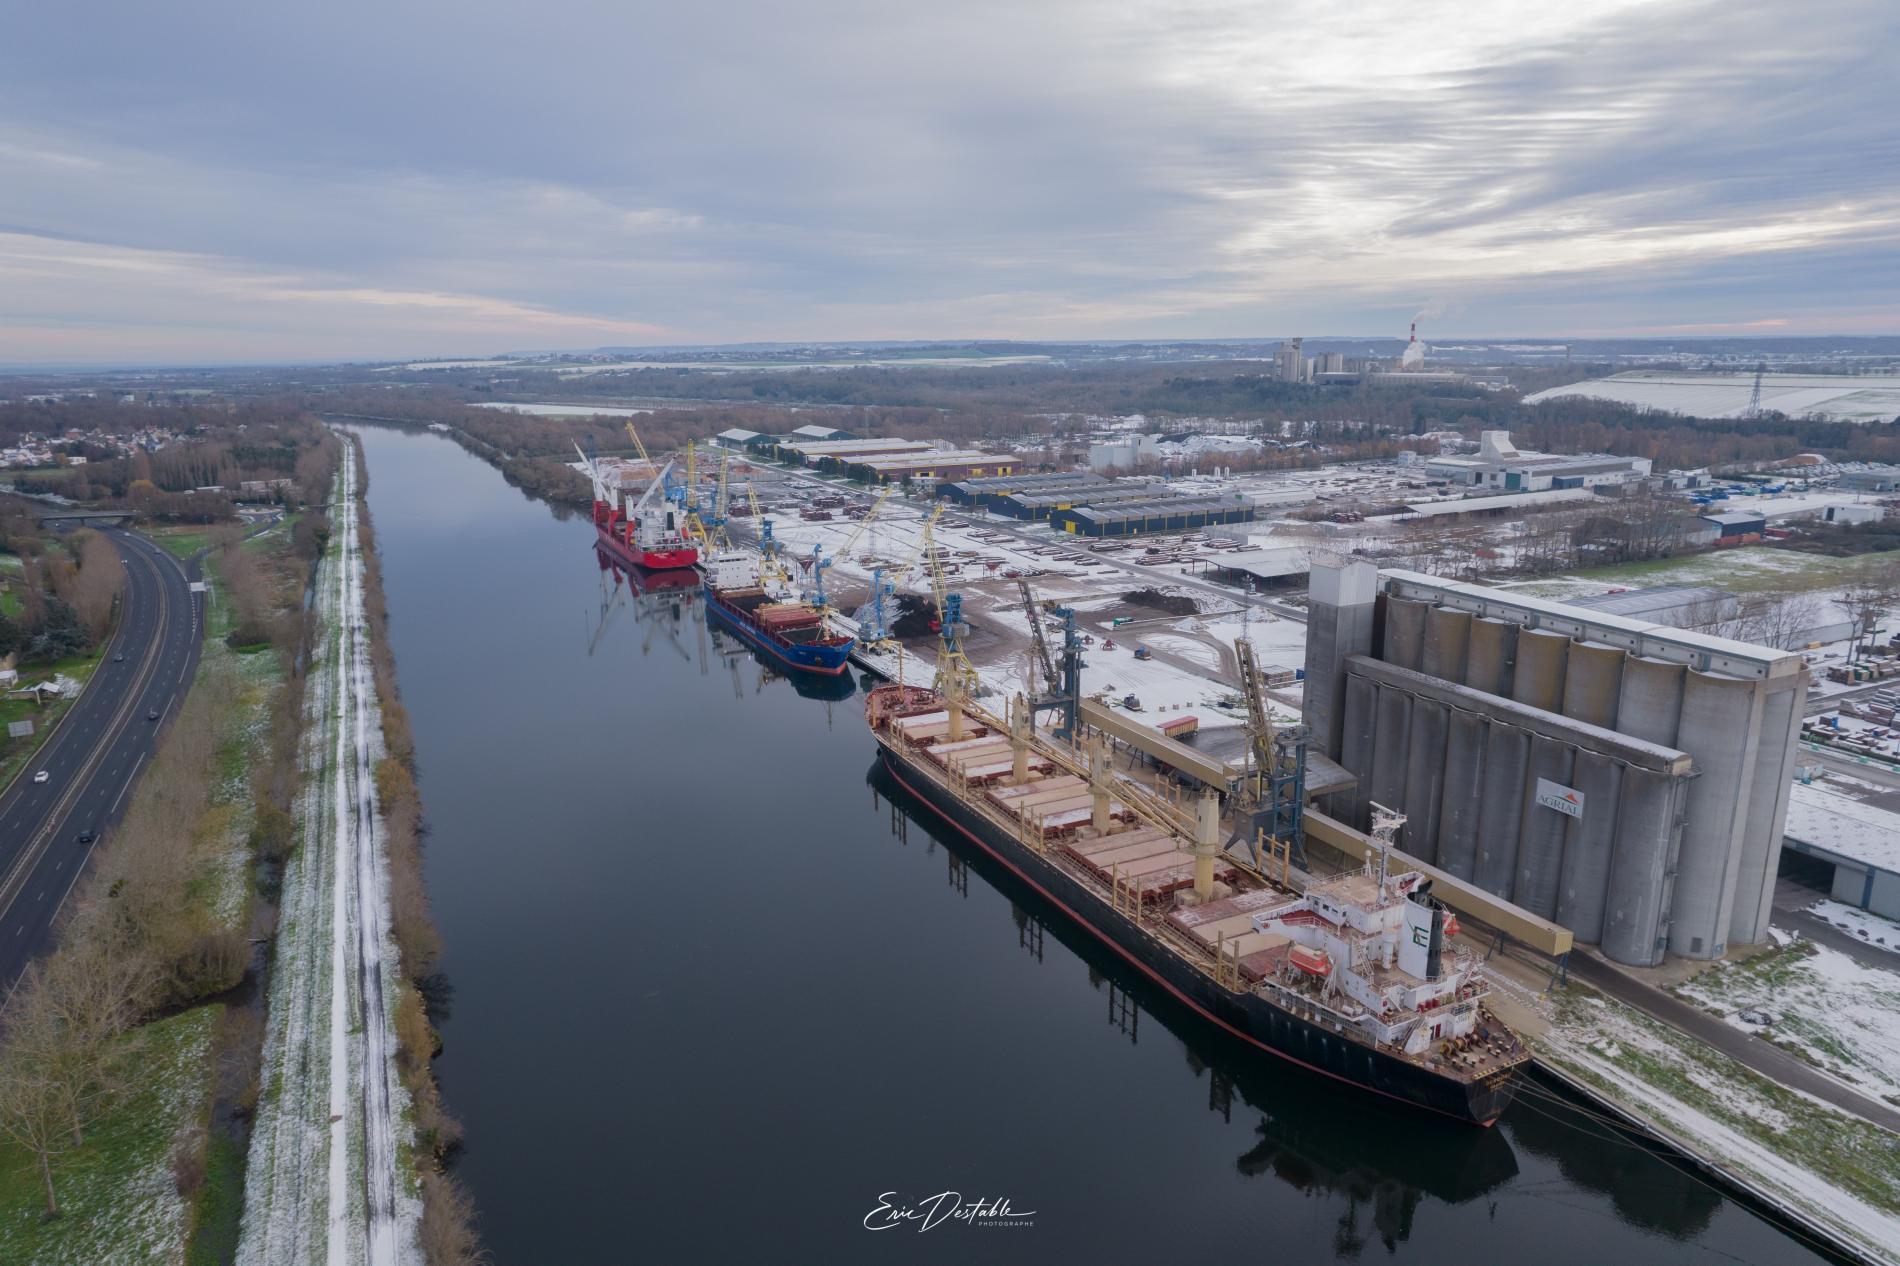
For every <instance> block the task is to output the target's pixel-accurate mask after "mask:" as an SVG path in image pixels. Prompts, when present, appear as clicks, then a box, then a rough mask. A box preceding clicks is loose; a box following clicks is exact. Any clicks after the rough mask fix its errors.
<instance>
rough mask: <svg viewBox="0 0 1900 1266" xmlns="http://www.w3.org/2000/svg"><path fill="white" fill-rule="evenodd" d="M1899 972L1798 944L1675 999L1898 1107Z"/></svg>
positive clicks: (1718, 972) (1710, 973) (1721, 973)
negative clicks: (1796, 1054) (1894, 1101)
mask: <svg viewBox="0 0 1900 1266" xmlns="http://www.w3.org/2000/svg"><path fill="white" fill-rule="evenodd" d="M1888 926H1889V927H1892V925H1891V924H1889V925H1888ZM1895 968H1896V970H1893V971H1881V970H1877V969H1875V968H1871V967H1865V966H1863V965H1861V964H1860V963H1859V962H1857V961H1855V960H1854V959H1853V958H1851V957H1849V956H1848V955H1846V954H1844V953H1842V952H1841V951H1839V950H1836V949H1830V948H1829V947H1828V946H1825V945H1817V944H1815V943H1814V942H1813V941H1809V940H1802V939H1796V940H1794V941H1792V942H1791V943H1789V944H1787V945H1784V946H1782V947H1780V948H1778V949H1775V950H1772V951H1770V952H1769V953H1766V954H1762V955H1759V956H1757V957H1755V958H1751V959H1748V960H1747V961H1745V962H1739V963H1727V962H1724V963H1718V964H1716V965H1715V966H1714V967H1711V968H1710V969H1709V970H1707V971H1705V972H1702V973H1701V974H1700V975H1697V976H1696V977H1695V978H1693V979H1692V980H1689V981H1686V982H1684V983H1683V984H1681V985H1678V986H1677V987H1676V992H1677V993H1679V994H1681V995H1682V996H1683V997H1685V998H1688V999H1689V1000H1690V1001H1692V1002H1695V1003H1697V1004H1698V1005H1700V1006H1703V1007H1706V1008H1707V1009H1708V1010H1710V1011H1713V1012H1715V1013H1716V1014H1717V1015H1720V1016H1722V1017H1723V1018H1724V1019H1725V1020H1727V1021H1728V1023H1730V1024H1732V1025H1734V1026H1735V1027H1736V1028H1738V1029H1742V1030H1744V1031H1745V1032H1749V1033H1759V1034H1761V1035H1762V1036H1764V1037H1766V1038H1768V1039H1770V1040H1771V1041H1773V1042H1775V1043H1777V1044H1778V1045H1781V1046H1786V1047H1791V1048H1793V1049H1795V1050H1797V1051H1799V1052H1800V1053H1801V1054H1802V1055H1803V1056H1805V1057H1806V1058H1807V1059H1808V1060H1809V1061H1810V1062H1811V1063H1814V1064H1816V1065H1818V1066H1819V1067H1821V1068H1824V1069H1826V1070H1828V1071H1829V1072H1831V1073H1833V1074H1834V1075H1835V1076H1836V1077H1838V1078H1840V1079H1841V1080H1842V1081H1844V1082H1847V1083H1848V1084H1849V1085H1852V1086H1854V1087H1855V1088H1857V1089H1859V1090H1860V1091H1862V1092H1863V1093H1865V1094H1867V1095H1870V1096H1872V1097H1873V1098H1876V1099H1881V1098H1884V1099H1890V1100H1891V1099H1900V962H1896V963H1895ZM1762 1021H1767V1022H1766V1023H1763V1022H1762Z"/></svg>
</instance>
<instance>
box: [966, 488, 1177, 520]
mask: <svg viewBox="0 0 1900 1266" xmlns="http://www.w3.org/2000/svg"><path fill="white" fill-rule="evenodd" d="M1173 495H1174V493H1173V491H1172V490H1170V489H1169V487H1168V486H1167V485H1166V484H1158V483H1149V482H1146V481H1143V480H1117V481H1116V482H1114V483H1111V484H1106V485H1103V486H1101V487H1093V488H1062V489H1057V490H1056V491H1054V492H1018V493H1012V494H1010V495H1009V496H1006V497H998V498H997V499H996V501H995V503H994V504H993V505H992V506H991V509H993V510H995V511H996V513H998V514H1007V515H1009V516H1010V517H1011V518H1016V519H1027V520H1029V521H1031V522H1040V521H1041V520H1043V519H1049V518H1053V517H1054V516H1055V515H1057V514H1060V513H1061V512H1062V511H1064V510H1073V509H1076V508H1078V507H1081V506H1090V507H1103V506H1112V505H1124V504H1130V503H1133V502H1137V501H1160V500H1164V499H1166V498H1169V497H1172V496H1173Z"/></svg>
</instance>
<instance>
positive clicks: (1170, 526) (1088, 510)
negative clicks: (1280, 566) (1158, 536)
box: [1049, 497, 1255, 536]
mask: <svg viewBox="0 0 1900 1266" xmlns="http://www.w3.org/2000/svg"><path fill="white" fill-rule="evenodd" d="M1254 514H1255V509H1254V504H1253V502H1251V501H1245V500H1237V499H1235V498H1232V497H1159V498H1156V499H1154V500H1152V501H1130V502H1125V503H1122V504H1112V505H1100V506H1095V505H1086V506H1075V507H1072V508H1070V509H1067V510H1057V511H1056V512H1055V513H1053V514H1051V515H1050V516H1049V525H1050V526H1051V527H1054V528H1056V529H1058V530H1060V531H1063V532H1070V533H1074V534H1075V535H1077V536H1140V535H1141V534H1143V533H1145V532H1186V531H1191V530H1193V529H1195V528H1203V527H1212V526H1214V525H1217V524H1221V523H1251V522H1253V519H1254Z"/></svg>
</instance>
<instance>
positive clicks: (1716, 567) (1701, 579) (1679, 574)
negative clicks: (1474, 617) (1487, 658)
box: [1511, 546, 1900, 598]
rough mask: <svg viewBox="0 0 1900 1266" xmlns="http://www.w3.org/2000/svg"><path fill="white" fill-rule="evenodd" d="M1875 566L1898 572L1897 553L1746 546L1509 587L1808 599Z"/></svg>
mask: <svg viewBox="0 0 1900 1266" xmlns="http://www.w3.org/2000/svg"><path fill="white" fill-rule="evenodd" d="M1879 566H1887V567H1893V566H1900V550H1889V551H1887V552H1885V553H1879V554H1862V555H1860V556H1858V557H1855V558H1832V557H1829V556H1828V555H1825V554H1806V553H1802V552H1800V551H1799V550H1791V549H1774V548H1770V547H1767V546H1749V547H1744V548H1742V549H1730V550H1718V551H1716V552H1715V553H1712V554H1697V555H1694V556H1693V557H1689V558H1659V559H1654V560H1652V561H1650V562H1646V563H1622V564H1619V565H1617V566H1615V567H1592V568H1589V569H1587V570H1584V571H1576V572H1570V573H1568V574H1566V575H1563V576H1558V577H1554V578H1552V579H1549V580H1536V581H1531V582H1529V583H1527V584H1522V585H1513V586H1511V589H1512V592H1514V593H1526V594H1531V595H1534V596H1536V597H1540V598H1577V597H1586V596H1588V595H1591V594H1598V593H1603V592H1604V591H1606V590H1608V589H1612V588H1628V589H1654V588H1658V587H1660V586H1664V585H1697V586H1707V587H1709V588H1713V589H1723V590H1726V591H1728V592H1729V593H1811V592H1814V591H1817V590H1823V589H1838V588H1840V587H1841V586H1842V585H1844V584H1846V583H1847V582H1848V581H1849V580H1850V579H1852V578H1853V577H1854V576H1855V575H1856V574H1857V573H1859V572H1861V571H1863V570H1868V569H1872V568H1874V567H1879Z"/></svg>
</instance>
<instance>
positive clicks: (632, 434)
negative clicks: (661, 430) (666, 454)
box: [627, 421, 653, 466]
mask: <svg viewBox="0 0 1900 1266" xmlns="http://www.w3.org/2000/svg"><path fill="white" fill-rule="evenodd" d="M627 438H628V439H630V440H632V441H633V451H634V452H636V453H638V454H640V460H641V461H643V462H645V463H646V464H647V465H649V466H651V465H653V459H652V458H651V457H648V456H647V446H646V445H645V444H642V443H641V442H640V432H638V431H636V430H634V429H633V423H632V422H631V421H629V422H628V423H627Z"/></svg>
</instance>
